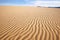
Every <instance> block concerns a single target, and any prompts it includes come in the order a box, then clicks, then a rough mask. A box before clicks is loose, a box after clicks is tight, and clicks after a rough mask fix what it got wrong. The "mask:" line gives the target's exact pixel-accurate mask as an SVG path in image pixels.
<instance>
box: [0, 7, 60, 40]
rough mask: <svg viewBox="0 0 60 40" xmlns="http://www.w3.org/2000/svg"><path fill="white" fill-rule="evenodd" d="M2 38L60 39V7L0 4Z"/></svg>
mask: <svg viewBox="0 0 60 40" xmlns="http://www.w3.org/2000/svg"><path fill="white" fill-rule="evenodd" d="M0 40H60V9H58V8H39V7H28V6H25V7H23V6H0Z"/></svg>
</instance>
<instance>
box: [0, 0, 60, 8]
mask: <svg viewBox="0 0 60 40" xmlns="http://www.w3.org/2000/svg"><path fill="white" fill-rule="evenodd" d="M0 5H26V6H46V7H48V6H59V7H60V0H0Z"/></svg>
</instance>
